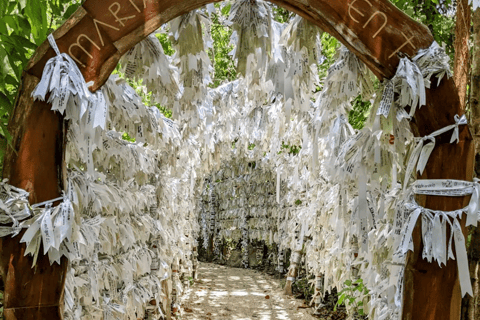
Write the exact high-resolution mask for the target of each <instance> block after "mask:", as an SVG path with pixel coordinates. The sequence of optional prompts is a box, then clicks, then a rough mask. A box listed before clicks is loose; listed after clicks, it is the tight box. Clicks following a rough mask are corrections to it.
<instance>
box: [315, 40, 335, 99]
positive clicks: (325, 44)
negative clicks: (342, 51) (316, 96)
mask: <svg viewBox="0 0 480 320" xmlns="http://www.w3.org/2000/svg"><path fill="white" fill-rule="evenodd" d="M339 47H340V42H339V41H338V40H337V39H335V37H333V36H331V35H329V34H328V33H326V32H324V33H323V34H322V55H323V56H324V57H325V60H324V61H323V63H322V64H321V65H319V66H318V75H319V77H320V79H321V80H322V79H324V78H325V77H326V76H327V71H328V68H330V66H331V65H332V64H333V63H334V62H335V55H336V53H337V49H338V48H339ZM319 90H321V88H318V91H319Z"/></svg>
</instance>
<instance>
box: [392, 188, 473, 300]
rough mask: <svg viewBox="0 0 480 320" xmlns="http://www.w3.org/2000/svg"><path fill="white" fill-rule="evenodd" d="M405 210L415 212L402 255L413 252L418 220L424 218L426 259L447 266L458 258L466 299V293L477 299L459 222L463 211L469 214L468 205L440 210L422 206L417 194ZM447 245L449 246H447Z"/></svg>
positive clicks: (401, 244)
mask: <svg viewBox="0 0 480 320" xmlns="http://www.w3.org/2000/svg"><path fill="white" fill-rule="evenodd" d="M405 207H406V208H407V209H408V210H410V211H411V213H410V216H409V217H408V221H407V223H406V224H405V228H404V231H403V234H402V240H401V242H400V246H399V249H400V252H401V253H402V254H406V253H407V252H408V251H409V250H412V251H413V238H412V233H413V229H414V228H415V225H416V223H417V220H418V218H419V217H420V216H421V217H422V241H423V245H424V248H423V253H422V257H423V258H424V259H427V260H428V261H429V262H432V260H435V261H437V262H438V264H439V265H440V266H441V265H442V264H446V262H447V255H448V259H454V260H455V259H456V260H457V265H458V276H459V279H460V286H461V290H462V296H465V294H466V293H468V294H470V295H471V296H473V290H472V285H471V282H470V272H469V270H468V259H467V251H466V247H465V238H464V236H463V233H462V229H461V226H460V222H459V220H460V219H461V217H462V213H463V212H467V211H468V206H467V207H465V208H463V209H459V210H454V211H438V210H430V209H427V208H424V207H421V206H420V205H418V204H417V203H416V202H415V199H414V198H413V195H412V196H411V198H410V202H409V203H406V204H405ZM447 224H448V225H449V226H450V230H451V231H450V237H449V241H448V245H447V234H446V230H447V228H446V227H447ZM453 241H455V253H456V257H455V256H454V254H453V249H452V243H453ZM446 245H447V247H445V246H446Z"/></svg>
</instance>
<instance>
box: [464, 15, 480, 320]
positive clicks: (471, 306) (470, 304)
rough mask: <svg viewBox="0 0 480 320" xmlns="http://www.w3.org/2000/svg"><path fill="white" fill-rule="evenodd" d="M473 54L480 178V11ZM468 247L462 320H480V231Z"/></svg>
mask: <svg viewBox="0 0 480 320" xmlns="http://www.w3.org/2000/svg"><path fill="white" fill-rule="evenodd" d="M472 21H473V41H474V44H473V52H472V68H471V78H470V110H471V115H470V123H471V126H472V131H473V136H474V140H475V174H476V176H477V177H480V152H479V151H480V148H479V139H478V138H479V136H480V103H479V102H480V10H479V9H477V10H475V11H474V13H473V15H472ZM470 237H471V238H470V239H471V240H470V245H469V247H468V252H467V253H468V261H469V268H470V278H471V279H472V288H473V297H470V296H467V297H465V298H464V299H463V303H462V319H463V320H476V319H480V230H479V228H478V227H477V228H474V227H472V232H471V233H470Z"/></svg>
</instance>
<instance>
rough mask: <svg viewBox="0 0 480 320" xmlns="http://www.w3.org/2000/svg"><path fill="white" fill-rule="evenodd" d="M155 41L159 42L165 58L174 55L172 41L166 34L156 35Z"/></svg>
mask: <svg viewBox="0 0 480 320" xmlns="http://www.w3.org/2000/svg"><path fill="white" fill-rule="evenodd" d="M156 37H157V39H158V40H159V41H160V43H161V45H162V48H163V51H164V52H165V54H166V55H167V56H172V55H173V54H174V53H175V49H173V46H172V41H170V38H169V37H168V35H167V34H166V33H157V34H156Z"/></svg>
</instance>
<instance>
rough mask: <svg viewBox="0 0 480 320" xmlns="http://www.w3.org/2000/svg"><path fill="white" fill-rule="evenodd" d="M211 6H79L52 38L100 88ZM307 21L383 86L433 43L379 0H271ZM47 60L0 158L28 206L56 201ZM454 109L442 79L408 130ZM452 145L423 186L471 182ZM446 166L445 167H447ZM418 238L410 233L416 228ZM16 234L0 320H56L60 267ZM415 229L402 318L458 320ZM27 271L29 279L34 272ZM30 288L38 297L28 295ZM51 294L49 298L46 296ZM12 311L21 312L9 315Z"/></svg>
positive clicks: (451, 203) (453, 299)
mask: <svg viewBox="0 0 480 320" xmlns="http://www.w3.org/2000/svg"><path fill="white" fill-rule="evenodd" d="M215 1H216V0H163V1H158V0H87V1H85V3H84V4H83V5H82V6H81V7H80V8H79V9H78V10H77V11H76V12H75V13H74V15H73V16H72V17H71V18H69V19H68V20H67V21H66V22H65V23H64V24H63V25H62V26H61V27H60V28H59V29H57V30H56V31H55V32H54V33H53V35H54V38H55V39H56V42H57V44H58V47H59V49H60V51H61V52H66V53H68V54H69V55H70V56H71V57H72V58H73V59H74V60H75V61H76V62H77V64H78V66H79V67H80V70H81V71H82V74H83V75H84V77H85V80H86V81H87V82H89V81H93V85H92V86H91V88H90V89H91V90H92V91H95V90H97V89H98V88H100V86H101V85H102V84H103V83H105V81H106V80H107V78H108V76H109V75H110V73H111V72H112V71H113V70H114V68H115V67H116V65H117V62H118V60H119V59H120V57H121V56H122V55H123V54H124V53H126V52H127V51H128V50H129V49H130V48H132V47H133V46H134V45H135V44H136V43H138V42H139V41H141V40H142V39H143V38H145V37H146V36H147V35H148V34H150V33H151V32H153V31H155V30H156V29H157V28H159V27H160V26H161V25H162V24H164V23H166V22H168V21H169V20H171V19H173V18H175V17H177V16H179V15H182V14H184V13H187V12H189V11H191V10H193V9H196V8H199V7H201V6H203V5H205V4H207V3H210V2H215ZM272 2H273V3H276V4H278V5H280V6H283V7H285V8H287V9H290V10H292V11H294V12H296V13H298V14H299V15H301V16H303V17H304V18H306V19H308V20H310V21H312V22H313V23H315V24H316V25H318V26H319V27H320V28H322V29H323V30H325V31H327V32H329V33H331V34H332V35H333V36H335V37H336V38H337V39H338V40H340V41H341V42H342V43H343V44H345V45H346V46H347V47H348V48H349V49H350V50H351V51H352V52H354V53H356V54H357V55H358V57H359V58H360V59H361V60H362V61H363V62H364V63H365V64H366V65H367V66H368V67H369V68H370V69H371V70H372V71H373V72H374V73H375V74H376V75H377V76H378V77H379V78H380V79H383V78H391V77H392V76H393V75H394V74H395V71H396V68H397V65H398V62H399V54H400V53H402V54H406V55H408V56H413V55H415V53H416V52H417V51H418V50H419V49H424V48H427V47H429V46H430V45H431V43H432V42H433V37H432V35H431V34H430V32H429V31H428V29H427V28H426V27H424V26H422V25H421V24H419V23H417V22H416V21H414V20H412V19H410V18H409V17H408V16H407V15H405V14H404V13H402V12H401V11H399V10H398V9H396V8H395V7H394V6H393V5H392V4H391V3H390V2H389V1H388V0H345V1H337V0H272ZM53 56H54V52H53V50H52V49H51V48H50V45H49V44H48V42H44V43H43V44H42V45H41V46H40V47H39V48H38V49H37V50H36V52H35V54H34V56H33V57H32V59H31V60H30V62H29V64H28V66H27V67H26V69H25V74H24V77H23V84H22V89H21V91H20V95H19V98H18V100H17V103H16V106H15V109H14V112H13V116H12V121H11V122H10V125H9V129H10V131H11V132H12V133H13V137H14V140H13V141H14V143H13V144H14V147H15V151H13V150H11V149H9V150H8V151H7V154H6V157H5V172H4V176H5V177H8V178H9V179H10V182H11V183H12V184H13V185H15V186H18V187H21V188H24V189H26V190H27V191H29V192H31V198H30V200H31V202H32V203H34V202H40V201H44V200H49V199H52V198H55V197H57V196H58V195H59V194H60V190H61V189H62V188H63V187H62V180H63V178H64V177H63V174H62V172H63V171H64V168H63V165H64V163H63V143H64V132H63V130H64V129H63V118H62V117H61V116H58V115H57V114H54V113H53V112H51V111H50V110H49V108H50V107H49V106H48V104H46V103H42V102H35V103H34V102H33V101H32V99H31V98H30V96H31V92H32V90H33V88H34V86H35V84H36V82H37V81H38V79H39V78H40V77H41V75H42V72H43V68H44V66H45V63H46V62H47V61H48V59H50V58H51V57H53ZM460 112H461V110H460V103H459V100H458V95H457V92H456V88H455V85H454V84H453V81H452V80H451V79H449V80H446V79H445V80H443V81H442V83H441V84H440V86H439V87H436V86H435V84H434V85H433V86H432V89H430V90H427V106H424V107H422V108H421V109H420V110H418V111H417V113H416V115H415V119H414V121H413V122H412V129H414V132H416V133H417V134H418V135H420V136H423V135H427V134H429V133H431V132H433V131H435V130H436V129H439V128H442V127H444V126H446V125H449V124H452V123H453V116H454V115H455V114H456V113H458V114H460ZM460 139H461V142H460V143H459V144H456V145H451V144H450V143H449V141H448V139H447V138H445V137H440V138H439V139H437V147H436V148H435V150H434V151H433V153H432V156H431V158H430V161H429V163H428V165H427V168H426V170H425V173H424V177H428V178H430V179H436V178H451V179H460V180H471V178H472V168H473V143H472V140H471V135H470V133H469V131H468V129H467V128H466V127H464V128H463V129H462V130H461V134H460ZM452 164H453V165H452ZM467 201H468V197H465V198H441V197H426V199H425V206H426V207H429V208H434V209H441V210H451V209H458V208H462V207H463V206H464V204H465V203H467ZM417 230H418V228H417ZM19 239H20V236H17V237H15V238H13V239H8V238H4V239H3V241H2V243H1V246H2V253H1V257H0V259H1V261H0V267H1V269H2V270H1V271H2V272H3V276H4V279H6V292H5V296H6V297H7V298H6V300H5V314H6V319H7V320H10V319H45V318H47V317H48V318H49V319H50V320H55V319H61V318H62V303H63V301H62V300H63V290H64V289H63V286H64V278H65V270H66V262H65V263H63V262H62V265H61V266H57V265H53V266H51V267H49V266H48V261H47V260H48V259H47V258H46V257H43V258H39V266H38V267H37V268H34V269H31V268H30V265H29V263H28V262H30V261H31V259H30V258H24V257H23V254H22V252H23V251H22V250H24V246H23V247H22V245H20V244H19V243H18V240H19ZM420 246H421V241H420V239H419V235H418V231H417V233H416V238H415V253H414V254H411V255H410V256H409V260H408V264H407V271H406V275H405V280H406V282H405V299H404V302H405V308H404V318H405V319H422V320H426V319H432V320H433V319H459V315H460V300H461V297H460V289H459V286H458V275H457V270H456V263H454V262H451V261H450V262H449V263H448V264H447V266H446V267H444V268H442V269H439V268H438V266H436V265H435V264H433V263H432V264H429V263H425V262H424V261H423V260H422V259H421V256H420V255H421V248H420ZM35 271H36V273H35ZM37 288H38V289H37ZM49 295H52V297H54V298H52V299H53V300H52V299H50V298H48V296H49ZM19 310H21V311H19Z"/></svg>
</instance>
